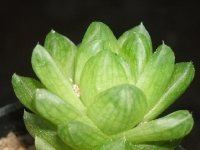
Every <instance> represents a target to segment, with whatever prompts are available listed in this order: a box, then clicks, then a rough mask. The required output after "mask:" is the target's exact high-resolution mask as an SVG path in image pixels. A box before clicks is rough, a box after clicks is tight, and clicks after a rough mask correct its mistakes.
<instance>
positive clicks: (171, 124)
mask: <svg viewBox="0 0 200 150" xmlns="http://www.w3.org/2000/svg"><path fill="white" fill-rule="evenodd" d="M193 124H194V121H193V118H192V115H191V114H190V113H189V112H188V111H187V110H179V111H176V112H173V113H171V114H169V115H167V116H165V117H162V118H159V119H156V120H153V121H149V122H147V123H144V124H141V125H139V126H138V127H135V128H133V129H132V130H129V131H126V132H124V133H121V134H118V135H114V136H113V137H114V138H116V137H121V136H123V135H125V137H126V138H127V139H128V140H129V141H130V142H132V143H136V144H137V143H141V142H145V141H160V140H161V139H162V140H164V141H165V140H172V139H180V138H182V137H184V136H185V135H187V134H188V133H189V132H190V131H191V129H192V127H193Z"/></svg>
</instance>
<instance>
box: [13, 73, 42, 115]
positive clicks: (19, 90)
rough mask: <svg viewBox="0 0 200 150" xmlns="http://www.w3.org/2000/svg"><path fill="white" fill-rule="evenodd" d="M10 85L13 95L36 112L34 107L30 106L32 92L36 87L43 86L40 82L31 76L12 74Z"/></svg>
mask: <svg viewBox="0 0 200 150" xmlns="http://www.w3.org/2000/svg"><path fill="white" fill-rule="evenodd" d="M12 86H13V89H14V92H15V95H16V96H17V98H18V99H19V100H20V102H21V103H22V104H23V105H24V106H25V107H26V108H28V109H30V110H31V111H33V112H36V111H35V109H34V107H33V106H32V101H33V93H34V91H35V90H36V89H37V88H44V86H43V85H42V83H40V82H39V81H37V80H35V79H32V78H27V77H22V76H19V75H17V74H13V76H12Z"/></svg>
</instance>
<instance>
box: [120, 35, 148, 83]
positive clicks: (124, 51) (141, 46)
mask: <svg viewBox="0 0 200 150" xmlns="http://www.w3.org/2000/svg"><path fill="white" fill-rule="evenodd" d="M119 55H120V56H122V57H123V58H124V59H125V60H126V61H127V62H128V64H129V66H130V68H131V70H132V72H133V73H134V74H135V78H136V80H137V79H138V77H139V76H140V74H141V73H142V71H143V69H144V66H145V65H146V63H147V62H148V60H149V57H150V56H151V55H152V47H151V45H150V41H148V39H147V37H145V36H144V35H143V34H141V33H136V32H134V33H132V36H131V37H129V38H128V39H127V40H126V41H124V43H123V45H122V47H121V49H120V52H119Z"/></svg>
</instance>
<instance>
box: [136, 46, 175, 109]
mask: <svg viewBox="0 0 200 150" xmlns="http://www.w3.org/2000/svg"><path fill="white" fill-rule="evenodd" d="M174 58H175V57H174V53H173V51H172V50H171V48H170V47H168V46H166V45H165V44H162V45H161V46H159V47H158V49H157V50H156V52H154V54H153V55H152V56H151V58H150V59H149V61H148V63H147V64H146V66H145V68H144V71H143V72H142V74H141V76H140V77H139V79H138V81H137V83H136V86H137V87H138V88H140V89H141V90H142V91H143V92H144V93H145V95H146V96H147V100H148V109H147V110H148V111H149V110H151V109H152V108H153V106H154V105H155V104H156V103H158V101H159V98H160V97H161V95H163V93H164V92H165V89H166V87H167V84H168V82H169V79H170V77H171V75H172V72H173V70H174Z"/></svg>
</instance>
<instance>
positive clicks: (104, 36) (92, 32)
mask: <svg viewBox="0 0 200 150" xmlns="http://www.w3.org/2000/svg"><path fill="white" fill-rule="evenodd" d="M104 49H108V50H111V51H113V52H115V53H117V52H118V51H119V46H118V42H117V39H116V38H115V36H114V35H113V33H112V31H111V30H110V29H109V27H108V26H107V25H105V24H103V23H101V22H93V23H92V24H91V25H90V26H89V27H88V29H87V31H86V33H85V36H84V38H83V40H82V43H81V44H80V47H79V49H78V53H77V55H76V60H75V72H76V73H75V83H76V84H78V85H79V83H80V77H81V73H82V70H83V68H84V66H85V64H86V62H87V61H88V60H89V59H90V58H91V57H92V56H95V55H96V54H97V53H99V52H100V51H102V50H104Z"/></svg>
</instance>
